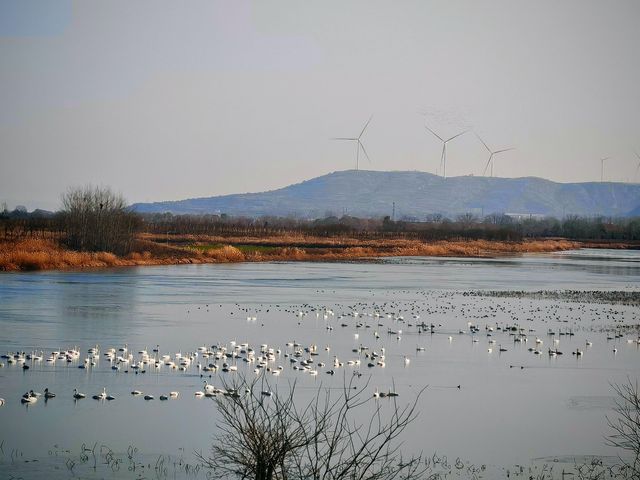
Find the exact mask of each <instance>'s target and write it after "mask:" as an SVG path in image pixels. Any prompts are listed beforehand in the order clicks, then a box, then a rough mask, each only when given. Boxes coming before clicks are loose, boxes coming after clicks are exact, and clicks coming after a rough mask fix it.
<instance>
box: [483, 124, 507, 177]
mask: <svg viewBox="0 0 640 480" xmlns="http://www.w3.org/2000/svg"><path fill="white" fill-rule="evenodd" d="M473 133H475V134H476V137H478V140H480V141H481V142H482V145H484V148H486V149H487V152H489V160H487V164H486V165H485V166H484V170H483V171H482V175H484V174H485V173H487V168H488V167H489V164H491V176H492V177H493V157H494V155H498V154H499V153H504V152H508V151H509V150H515V148H514V147H509V148H503V149H501V150H491V149H490V148H489V145H487V144H486V143H485V141H484V140H483V139H482V138H480V135H478V134H477V133H476V132H473Z"/></svg>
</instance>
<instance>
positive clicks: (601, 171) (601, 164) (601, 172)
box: [600, 157, 611, 182]
mask: <svg viewBox="0 0 640 480" xmlns="http://www.w3.org/2000/svg"><path fill="white" fill-rule="evenodd" d="M610 158H611V157H604V158H601V159H600V182H604V162H605V161H607V160H609V159H610Z"/></svg>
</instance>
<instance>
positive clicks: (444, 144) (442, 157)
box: [424, 125, 469, 178]
mask: <svg viewBox="0 0 640 480" xmlns="http://www.w3.org/2000/svg"><path fill="white" fill-rule="evenodd" d="M424 128H426V129H427V130H429V131H430V132H431V133H432V134H433V135H434V136H435V137H436V138H437V139H438V140H440V141H441V142H442V154H441V155H440V165H442V177H443V178H447V143H449V142H450V141H451V140H453V139H454V138H458V137H459V136H460V135H464V134H465V133H467V132H468V131H469V130H465V131H464V132H460V133H458V134H457V135H454V136H453V137H450V138H447V139H446V140H445V139H444V138H442V137H441V136H440V135H438V134H437V133H436V132H434V131H433V130H431V129H430V128H429V127H427V126H426V125H425V126H424Z"/></svg>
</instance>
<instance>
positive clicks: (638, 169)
mask: <svg viewBox="0 0 640 480" xmlns="http://www.w3.org/2000/svg"><path fill="white" fill-rule="evenodd" d="M633 153H635V154H636V157H638V160H640V154H638V152H633ZM638 172H640V161H639V162H638V165H637V166H636V173H635V174H634V175H633V180H634V181H635V182H637V181H638Z"/></svg>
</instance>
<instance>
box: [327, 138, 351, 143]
mask: <svg viewBox="0 0 640 480" xmlns="http://www.w3.org/2000/svg"><path fill="white" fill-rule="evenodd" d="M329 140H351V141H352V142H353V141H354V140H357V138H346V137H332V138H330V139H329Z"/></svg>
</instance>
